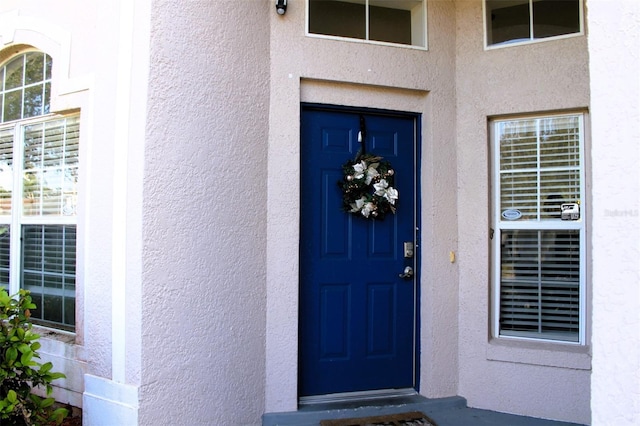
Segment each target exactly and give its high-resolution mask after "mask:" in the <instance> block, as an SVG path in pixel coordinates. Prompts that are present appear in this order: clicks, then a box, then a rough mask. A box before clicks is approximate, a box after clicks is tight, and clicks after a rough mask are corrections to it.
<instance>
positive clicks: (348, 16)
mask: <svg viewBox="0 0 640 426" xmlns="http://www.w3.org/2000/svg"><path fill="white" fill-rule="evenodd" d="M309 32H310V33H313V34H325V35H331V36H339V37H350V38H358V39H363V40H364V39H366V36H367V35H366V15H365V1H364V0H356V1H353V2H352V1H341V0H309Z"/></svg>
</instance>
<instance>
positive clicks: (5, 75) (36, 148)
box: [0, 51, 80, 330]
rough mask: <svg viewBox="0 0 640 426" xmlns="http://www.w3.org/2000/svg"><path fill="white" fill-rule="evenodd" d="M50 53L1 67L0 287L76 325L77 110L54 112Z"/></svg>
mask: <svg viewBox="0 0 640 426" xmlns="http://www.w3.org/2000/svg"><path fill="white" fill-rule="evenodd" d="M51 65H52V61H51V57H50V56H48V55H46V54H44V53H42V52H35V51H31V52H27V53H23V54H20V55H18V56H16V57H14V58H12V59H10V60H9V61H8V62H7V63H5V64H4V65H2V67H1V68H0V72H1V77H2V86H1V89H2V90H1V93H0V106H1V111H2V114H1V115H0V118H1V119H0V286H1V287H4V288H5V289H6V290H7V291H8V292H9V293H10V294H15V293H17V292H18V290H19V289H20V288H24V289H27V290H30V291H31V296H32V297H33V300H34V302H35V303H36V305H37V309H35V310H33V311H32V312H31V314H32V319H33V320H34V321H35V322H40V323H41V324H43V325H49V326H53V327H56V328H61V329H65V330H74V327H75V284H76V214H77V211H76V203H77V201H76V200H77V189H78V188H77V184H78V147H79V140H80V137H79V127H80V122H79V116H77V115H71V116H57V115H54V114H50V113H49V105H50V93H51Z"/></svg>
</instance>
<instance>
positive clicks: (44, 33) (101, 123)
mask: <svg viewBox="0 0 640 426" xmlns="http://www.w3.org/2000/svg"><path fill="white" fill-rule="evenodd" d="M99 9H100V8H99V7H98V6H96V4H95V3H92V2H83V1H64V2H60V3H57V4H53V3H51V2H48V1H6V2H2V3H1V4H0V21H2V23H1V24H0V40H1V43H0V49H6V50H5V51H4V52H3V54H4V53H5V52H9V54H12V53H13V52H14V51H15V49H14V47H13V46H14V45H31V46H33V47H35V48H37V49H40V50H42V51H44V52H47V53H48V54H49V55H51V56H52V58H53V71H52V72H53V82H52V86H53V88H52V90H53V98H52V110H53V111H54V112H59V111H66V110H70V109H79V111H80V115H81V120H82V121H81V139H80V158H81V164H80V191H79V218H78V229H79V233H78V235H79V239H78V257H77V262H78V263H77V285H76V304H77V308H76V312H77V313H78V315H77V324H76V335H75V336H69V335H68V334H62V335H60V334H59V333H55V332H47V331H41V334H42V335H43V338H42V340H43V342H42V343H43V347H42V350H41V355H42V357H43V359H46V360H49V359H50V360H52V361H53V362H54V368H55V369H56V370H58V371H64V372H65V373H66V375H67V377H68V378H67V380H65V381H59V382H58V384H59V385H61V386H63V387H66V388H67V389H68V390H69V391H70V392H62V393H61V392H58V391H56V394H55V395H56V397H57V398H58V399H60V400H62V401H65V402H66V401H68V402H70V403H72V404H74V405H77V406H81V405H82V392H83V374H84V373H91V374H96V375H101V376H105V377H109V376H110V372H111V269H110V259H111V231H112V206H113V202H112V201H113V198H112V177H113V161H112V160H113V155H114V152H113V144H112V142H113V127H114V121H115V96H114V94H115V78H114V72H113V70H114V67H113V64H114V63H115V62H116V58H117V55H116V50H115V48H116V44H115V41H114V39H113V37H112V35H111V34H112V29H113V28H114V27H117V19H116V17H117V13H118V10H117V8H114V7H113V6H112V5H110V6H109V7H107V6H106V5H105V7H104V9H103V10H99ZM98 14H99V15H100V19H98V18H97V17H98ZM96 46H100V54H99V55H98V51H97V49H96ZM96 98H99V99H100V102H96ZM89 217H90V219H89ZM87 306H89V307H90V308H88V309H85V307H87ZM132 361H133V359H132ZM132 369H133V370H135V369H136V368H135V367H133V368H132ZM132 374H134V375H135V373H132Z"/></svg>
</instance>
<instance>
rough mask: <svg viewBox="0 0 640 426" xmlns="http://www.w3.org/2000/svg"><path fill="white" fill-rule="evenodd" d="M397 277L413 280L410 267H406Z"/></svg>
mask: <svg viewBox="0 0 640 426" xmlns="http://www.w3.org/2000/svg"><path fill="white" fill-rule="evenodd" d="M398 276H399V277H400V278H404V279H405V280H410V279H411V278H413V268H412V267H411V266H407V267H406V268H404V271H403V272H402V273H401V274H398Z"/></svg>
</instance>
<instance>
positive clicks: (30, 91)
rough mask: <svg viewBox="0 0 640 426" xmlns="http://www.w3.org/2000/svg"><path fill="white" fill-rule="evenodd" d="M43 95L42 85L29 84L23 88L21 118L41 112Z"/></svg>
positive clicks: (40, 113)
mask: <svg viewBox="0 0 640 426" xmlns="http://www.w3.org/2000/svg"><path fill="white" fill-rule="evenodd" d="M43 95H44V93H43V92H42V85H37V86H31V87H27V88H25V89H24V113H23V118H28V117H35V116H38V115H42V114H43V108H42V106H43V104H44V96H43Z"/></svg>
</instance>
